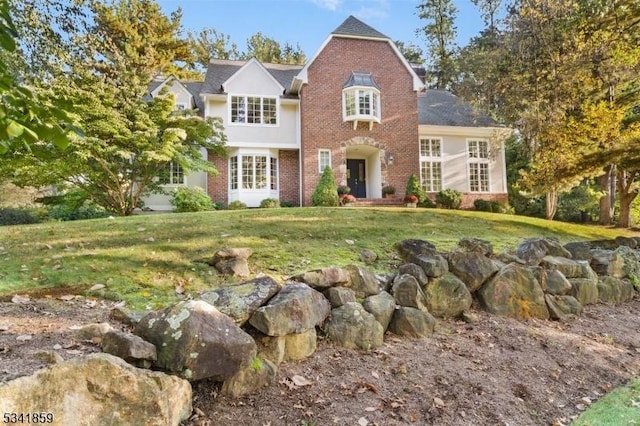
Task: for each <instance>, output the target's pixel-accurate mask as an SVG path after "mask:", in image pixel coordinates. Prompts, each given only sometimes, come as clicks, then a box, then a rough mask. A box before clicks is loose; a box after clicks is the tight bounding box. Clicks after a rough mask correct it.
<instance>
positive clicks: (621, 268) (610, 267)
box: [591, 249, 626, 278]
mask: <svg viewBox="0 0 640 426" xmlns="http://www.w3.org/2000/svg"><path fill="white" fill-rule="evenodd" d="M591 255H592V259H591V268H592V269H593V270H594V271H595V272H596V274H598V275H600V276H610V277H614V278H623V277H624V276H625V275H626V272H625V265H624V257H623V256H622V253H621V252H620V251H618V250H615V251H614V250H602V249H594V250H591Z"/></svg>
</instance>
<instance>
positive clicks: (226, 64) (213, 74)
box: [201, 59, 302, 94]
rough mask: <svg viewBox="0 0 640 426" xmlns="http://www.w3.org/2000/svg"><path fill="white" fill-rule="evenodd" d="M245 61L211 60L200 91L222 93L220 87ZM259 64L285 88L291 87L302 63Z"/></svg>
mask: <svg viewBox="0 0 640 426" xmlns="http://www.w3.org/2000/svg"><path fill="white" fill-rule="evenodd" d="M246 63H247V61H231V60H222V59H213V60H211V62H209V66H208V67H207V75H206V76H205V78H204V83H203V85H202V90H201V93H212V94H216V93H224V92H223V88H222V85H223V83H224V82H225V81H227V80H228V79H229V78H230V77H231V76H232V75H234V74H235V73H236V72H238V70H239V69H240V68H242V66H243V65H244V64H246ZM261 64H262V66H264V67H265V68H266V70H267V71H268V72H269V74H271V75H272V76H273V78H275V79H276V81H277V82H278V83H280V85H281V86H282V87H284V88H285V89H286V90H288V89H289V87H291V82H292V81H293V78H294V77H295V76H296V75H298V73H299V72H300V70H301V69H302V65H280V64H265V63H261Z"/></svg>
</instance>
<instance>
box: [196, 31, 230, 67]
mask: <svg viewBox="0 0 640 426" xmlns="http://www.w3.org/2000/svg"><path fill="white" fill-rule="evenodd" d="M189 42H190V44H191V49H192V52H193V58H194V61H195V62H196V63H197V64H199V65H200V66H202V67H203V68H206V67H207V65H208V64H209V60H211V59H232V60H234V59H239V58H240V52H239V50H238V45H236V44H235V43H233V42H232V41H231V36H229V35H227V34H224V33H222V32H218V31H217V30H215V29H214V28H205V29H204V30H202V31H200V32H199V33H197V34H195V33H193V32H190V33H189Z"/></svg>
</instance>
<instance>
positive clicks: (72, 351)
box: [67, 349, 83, 355]
mask: <svg viewBox="0 0 640 426" xmlns="http://www.w3.org/2000/svg"><path fill="white" fill-rule="evenodd" d="M67 353H68V354H69V355H82V354H83V352H82V351H79V350H77V349H72V350H70V351H67Z"/></svg>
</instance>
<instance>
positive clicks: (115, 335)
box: [101, 330, 158, 362]
mask: <svg viewBox="0 0 640 426" xmlns="http://www.w3.org/2000/svg"><path fill="white" fill-rule="evenodd" d="M101 344H102V351H103V352H106V353H108V354H111V355H115V356H117V357H120V358H122V359H124V360H125V361H127V362H138V361H155V360H156V359H158V355H157V352H156V347H155V346H154V345H152V344H151V343H149V342H147V341H145V340H143V339H142V338H140V337H139V336H136V335H135V334H129V333H124V332H122V331H118V330H113V331H110V332H108V333H106V334H105V335H104V336H102V342H101Z"/></svg>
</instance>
